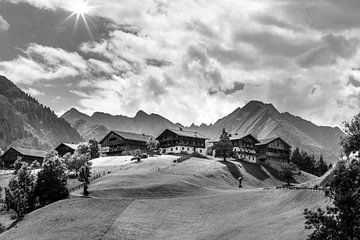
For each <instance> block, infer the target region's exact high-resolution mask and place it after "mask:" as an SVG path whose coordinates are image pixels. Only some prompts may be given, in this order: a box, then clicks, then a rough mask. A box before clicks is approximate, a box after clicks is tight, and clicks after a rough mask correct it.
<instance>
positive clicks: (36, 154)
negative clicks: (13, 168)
mask: <svg viewBox="0 0 360 240" xmlns="http://www.w3.org/2000/svg"><path fill="white" fill-rule="evenodd" d="M11 148H12V149H14V150H15V151H17V152H19V153H21V154H22V155H24V156H30V157H39V158H44V157H45V154H46V152H45V151H41V150H34V149H27V148H19V147H10V148H9V149H8V151H9V150H10V149H11ZM6 152H7V151H6ZM6 152H5V153H6ZM5 153H4V154H5Z"/></svg>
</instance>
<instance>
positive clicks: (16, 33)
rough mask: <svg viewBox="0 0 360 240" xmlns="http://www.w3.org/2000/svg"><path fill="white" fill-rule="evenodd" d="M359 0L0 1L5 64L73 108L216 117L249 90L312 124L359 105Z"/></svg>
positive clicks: (42, 96)
mask: <svg viewBox="0 0 360 240" xmlns="http://www.w3.org/2000/svg"><path fill="white" fill-rule="evenodd" d="M359 11H360V1H359V0H342V1H338V0H317V1H301V0H241V1H239V0H211V1H210V0H182V1H177V0H173V1H170V0H168V1H166V0H143V1H133V0H106V1H104V0H89V1H85V0H0V74H2V75H5V76H6V77H8V78H9V79H10V80H11V81H13V82H14V83H16V84H17V85H18V86H19V87H20V88H21V89H23V90H24V91H26V92H28V93H29V94H30V95H32V96H34V97H35V98H37V99H38V100H39V101H40V102H41V103H43V104H45V105H47V106H49V107H50V108H52V109H53V110H54V111H55V112H56V113H57V114H59V115H60V114H62V113H64V112H65V111H66V110H68V109H70V108H71V107H75V108H77V109H79V110H80V111H83V112H85V113H87V114H92V113H93V112H95V111H101V112H107V113H110V114H116V115H127V116H134V115H135V114H136V112H137V111H138V110H140V109H141V110H144V111H145V112H148V113H158V114H161V115H162V116H164V117H166V118H168V119H170V120H171V121H173V122H179V123H182V124H185V125H190V124H191V123H195V124H201V123H207V124H209V123H213V122H215V121H216V120H218V119H219V118H221V117H223V116H225V115H227V114H229V113H230V112H231V111H233V110H234V109H236V108H238V107H242V106H244V104H246V103H247V102H248V101H250V100H260V101H263V102H266V103H272V104H273V105H274V106H275V107H276V108H277V109H278V110H279V111H281V112H285V111H287V112H290V113H292V114H294V115H298V116H301V117H303V118H305V119H308V120H310V121H312V122H314V123H316V124H318V125H330V126H341V125H342V122H343V121H348V120H350V119H351V117H352V116H354V115H355V114H357V113H358V112H359V106H360V70H359V69H358V68H359V67H360V53H359V51H358V49H359V43H360V42H359V40H360V14H359Z"/></svg>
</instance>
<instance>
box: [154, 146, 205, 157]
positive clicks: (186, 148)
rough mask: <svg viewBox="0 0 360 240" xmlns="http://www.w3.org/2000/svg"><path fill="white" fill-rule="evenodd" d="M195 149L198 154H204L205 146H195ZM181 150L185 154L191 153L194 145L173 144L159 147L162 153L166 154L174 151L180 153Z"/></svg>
mask: <svg viewBox="0 0 360 240" xmlns="http://www.w3.org/2000/svg"><path fill="white" fill-rule="evenodd" d="M195 151H196V152H198V153H200V154H204V155H205V154H206V149H205V148H195ZM181 152H186V153H187V154H192V153H193V152H194V147H189V146H181V145H179V146H174V147H167V148H161V153H162V154H168V153H176V154H180V153H181Z"/></svg>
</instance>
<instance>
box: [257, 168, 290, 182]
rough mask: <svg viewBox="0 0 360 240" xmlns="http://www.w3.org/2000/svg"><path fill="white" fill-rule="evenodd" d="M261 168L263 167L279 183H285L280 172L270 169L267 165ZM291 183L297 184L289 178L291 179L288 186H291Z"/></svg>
mask: <svg viewBox="0 0 360 240" xmlns="http://www.w3.org/2000/svg"><path fill="white" fill-rule="evenodd" d="M263 167H264V168H265V169H266V170H267V171H269V173H270V174H271V175H273V176H274V178H276V179H279V180H280V181H283V182H286V181H287V180H286V179H285V178H284V177H283V176H282V175H281V174H280V172H279V171H278V170H276V169H275V168H272V167H270V166H267V165H263ZM291 183H297V182H296V181H295V179H294V178H293V177H291V179H290V184H291Z"/></svg>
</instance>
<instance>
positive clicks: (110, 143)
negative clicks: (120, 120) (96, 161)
mask: <svg viewBox="0 0 360 240" xmlns="http://www.w3.org/2000/svg"><path fill="white" fill-rule="evenodd" d="M150 137H151V136H150V135H146V134H145V133H143V134H139V133H131V132H123V131H115V130H112V131H110V132H109V133H107V134H106V135H105V137H103V138H102V139H101V140H100V141H99V144H100V152H101V153H102V154H105V155H107V156H119V155H128V154H133V151H134V150H136V149H140V150H146V142H147V141H148V139H149V138H150Z"/></svg>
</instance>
